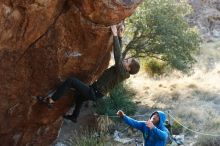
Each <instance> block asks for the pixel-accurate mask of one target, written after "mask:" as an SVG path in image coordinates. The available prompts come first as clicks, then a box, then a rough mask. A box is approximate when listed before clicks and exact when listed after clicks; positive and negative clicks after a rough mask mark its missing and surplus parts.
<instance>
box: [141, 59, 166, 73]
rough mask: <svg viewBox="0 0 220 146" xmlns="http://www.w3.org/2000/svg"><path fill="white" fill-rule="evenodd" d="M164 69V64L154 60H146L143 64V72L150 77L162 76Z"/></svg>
mask: <svg viewBox="0 0 220 146" xmlns="http://www.w3.org/2000/svg"><path fill="white" fill-rule="evenodd" d="M165 68H166V65H165V63H164V62H162V61H159V60H156V59H148V60H147V61H145V62H144V70H145V72H146V73H147V74H148V75H150V76H155V75H162V74H163V73H165Z"/></svg>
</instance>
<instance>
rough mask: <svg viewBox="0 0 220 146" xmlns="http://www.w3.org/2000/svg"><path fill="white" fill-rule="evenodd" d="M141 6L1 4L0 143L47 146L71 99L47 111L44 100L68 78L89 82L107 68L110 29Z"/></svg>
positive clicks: (1, 0) (87, 0) (117, 2)
mask: <svg viewBox="0 0 220 146" xmlns="http://www.w3.org/2000/svg"><path fill="white" fill-rule="evenodd" d="M140 2H141V0H99V1H93V0H46V1H45V0H29V1H26V0H13V1H11V0H0V143H1V145H37V146H40V145H44V146H45V145H49V144H51V143H52V142H53V140H54V139H55V138H56V136H57V134H58V130H59V127H60V125H61V123H62V117H61V116H62V115H63V114H64V113H65V112H66V111H68V109H69V108H70V107H71V105H72V104H73V102H74V98H72V97H71V96H65V97H64V98H63V100H60V101H58V102H57V103H56V104H55V108H53V109H48V108H47V107H46V106H44V105H41V104H39V103H37V102H36V99H35V98H33V96H36V95H42V96H43V95H47V93H48V91H50V90H51V89H53V88H56V86H58V85H59V84H60V83H61V82H62V81H63V80H65V79H66V78H68V77H69V76H76V77H77V78H79V79H81V80H82V81H84V82H86V83H90V82H93V81H94V80H95V79H97V77H98V76H99V75H100V74H101V73H102V71H103V70H104V69H105V68H107V66H108V63H109V59H110V52H111V49H112V39H111V33H110V30H109V26H110V25H112V24H116V23H118V22H120V21H121V20H123V19H125V18H126V17H128V16H130V15H131V14H132V13H133V12H134V10H135V8H136V7H137V5H138V4H139V3H140Z"/></svg>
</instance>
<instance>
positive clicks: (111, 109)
mask: <svg viewBox="0 0 220 146" xmlns="http://www.w3.org/2000/svg"><path fill="white" fill-rule="evenodd" d="M133 96H134V91H132V90H131V89H129V88H128V87H127V86H126V85H125V84H119V85H118V86H116V87H115V88H114V89H113V90H112V92H111V93H110V95H108V96H107V97H106V98H103V99H100V100H98V101H97V106H96V112H97V113H98V114H101V115H114V116H115V115H116V112H117V111H118V110H120V109H121V110H123V111H124V112H125V113H126V114H127V115H131V114H134V113H135V112H136V105H135V103H134V102H132V99H131V98H132V97H133Z"/></svg>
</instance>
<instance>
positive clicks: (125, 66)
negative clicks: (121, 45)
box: [123, 58, 132, 72]
mask: <svg viewBox="0 0 220 146" xmlns="http://www.w3.org/2000/svg"><path fill="white" fill-rule="evenodd" d="M131 62H132V58H128V59H124V61H123V65H124V68H125V69H126V71H127V72H129V71H130V70H131V68H130V65H131Z"/></svg>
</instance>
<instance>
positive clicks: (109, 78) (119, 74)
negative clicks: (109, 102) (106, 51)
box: [37, 24, 140, 122]
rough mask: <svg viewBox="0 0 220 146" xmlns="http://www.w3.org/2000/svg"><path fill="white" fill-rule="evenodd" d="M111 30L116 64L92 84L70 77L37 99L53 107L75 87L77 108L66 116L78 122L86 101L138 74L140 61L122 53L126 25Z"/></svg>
mask: <svg viewBox="0 0 220 146" xmlns="http://www.w3.org/2000/svg"><path fill="white" fill-rule="evenodd" d="M111 32H112V34H113V52H114V59H115V65H113V66H111V67H110V68H108V69H106V70H105V71H104V72H103V74H102V75H101V76H100V77H99V79H98V80H97V81H95V82H94V83H93V84H91V85H87V84H85V83H83V82H82V81H80V80H79V79H77V78H75V77H70V78H68V79H67V80H66V81H65V82H64V83H63V84H62V85H60V86H59V87H58V88H57V90H56V92H55V93H54V94H53V95H52V96H51V97H49V96H48V97H40V96H38V97H37V99H38V100H39V101H41V102H44V103H46V104H47V105H48V106H49V107H52V105H53V104H54V102H55V101H57V100H58V99H60V98H61V97H62V96H63V95H64V93H65V92H66V91H67V90H69V89H70V88H74V89H75V90H76V92H77V93H78V95H77V96H76V101H75V109H74V111H73V113H72V114H71V115H65V116H64V118H65V119H68V120H71V121H72V122H77V117H78V115H79V113H80V109H81V107H82V104H83V102H84V101H87V100H93V101H96V100H97V99H99V98H102V97H103V96H105V95H106V94H107V93H108V92H109V91H111V89H113V88H114V87H115V86H116V85H117V84H118V83H120V82H122V81H124V80H126V79H128V78H129V77H130V74H136V73H137V72H138V71H139V69H140V65H139V63H138V61H137V60H136V59H135V58H127V59H122V55H121V48H122V34H123V32H124V25H123V24H120V25H119V29H118V30H117V27H116V25H113V26H111Z"/></svg>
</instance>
